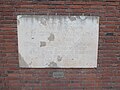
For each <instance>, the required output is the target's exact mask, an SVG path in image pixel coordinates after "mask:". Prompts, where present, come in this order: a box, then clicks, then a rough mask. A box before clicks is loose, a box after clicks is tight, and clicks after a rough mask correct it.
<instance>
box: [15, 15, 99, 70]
mask: <svg viewBox="0 0 120 90" xmlns="http://www.w3.org/2000/svg"><path fill="white" fill-rule="evenodd" d="M17 21H18V23H17V31H18V51H19V65H20V67H23V68H96V67H97V52H98V36H99V17H97V16H54V15H53V16H46V15H18V16H17Z"/></svg>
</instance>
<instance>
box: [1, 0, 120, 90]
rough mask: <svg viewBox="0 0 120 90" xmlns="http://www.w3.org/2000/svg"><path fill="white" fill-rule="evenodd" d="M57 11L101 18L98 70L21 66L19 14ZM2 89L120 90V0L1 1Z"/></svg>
mask: <svg viewBox="0 0 120 90" xmlns="http://www.w3.org/2000/svg"><path fill="white" fill-rule="evenodd" d="M56 13H57V15H85V16H99V17H100V30H99V43H98V45H99V46H98V60H97V61H98V64H97V65H98V66H97V68H96V69H87V68H86V69H52V68H51V69H26V68H24V69H23V68H20V67H19V60H18V43H17V42H18V39H17V15H20V14H24V15H25V14H27V15H28V14H32V15H33V14H37V15H43V14H44V15H47V14H49V15H55V14H56ZM18 23H19V21H18ZM107 33H114V35H110V34H109V35H106V34H107ZM51 42H52V41H51ZM39 43H40V42H39ZM31 45H32V44H31ZM53 71H63V72H64V78H53V76H52V74H51V76H50V74H49V73H50V72H53ZM0 90H120V0H99V1H98V0H86V1H83V0H82V1H81V0H69V1H68V0H61V1H60V0H56V1H55V0H54V1H53V0H40V1H36V0H0Z"/></svg>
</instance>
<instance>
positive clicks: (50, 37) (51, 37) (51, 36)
mask: <svg viewBox="0 0 120 90" xmlns="http://www.w3.org/2000/svg"><path fill="white" fill-rule="evenodd" d="M54 39H55V36H54V34H52V33H51V34H50V36H49V37H48V40H49V41H54Z"/></svg>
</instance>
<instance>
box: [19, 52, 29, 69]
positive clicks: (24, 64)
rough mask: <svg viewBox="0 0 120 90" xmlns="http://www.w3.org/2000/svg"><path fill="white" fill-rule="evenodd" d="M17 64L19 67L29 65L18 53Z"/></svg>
mask: <svg viewBox="0 0 120 90" xmlns="http://www.w3.org/2000/svg"><path fill="white" fill-rule="evenodd" d="M19 65H20V67H29V65H28V64H27V63H26V62H25V60H24V58H23V57H22V56H21V54H20V53H19Z"/></svg>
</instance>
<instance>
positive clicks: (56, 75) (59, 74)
mask: <svg viewBox="0 0 120 90" xmlns="http://www.w3.org/2000/svg"><path fill="white" fill-rule="evenodd" d="M53 77H54V78H63V77H64V72H62V71H56V72H53Z"/></svg>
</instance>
